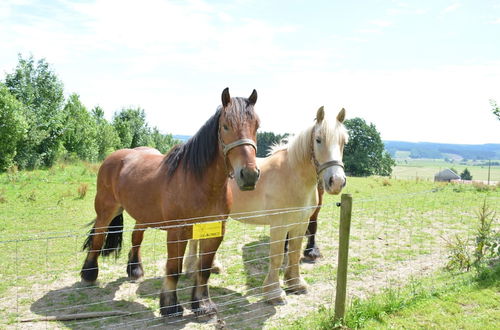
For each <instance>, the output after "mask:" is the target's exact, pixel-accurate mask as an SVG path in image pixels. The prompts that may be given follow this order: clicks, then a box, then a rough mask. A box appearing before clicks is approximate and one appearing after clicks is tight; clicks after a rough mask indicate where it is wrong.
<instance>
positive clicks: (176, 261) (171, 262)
mask: <svg viewBox="0 0 500 330" xmlns="http://www.w3.org/2000/svg"><path fill="white" fill-rule="evenodd" d="M186 232H187V231H186V230H185V228H180V229H179V228H177V229H175V228H174V229H169V230H168V234H167V253H168V259H167V270H166V273H167V276H166V277H165V281H164V282H163V288H162V290H161V293H160V313H161V315H163V316H180V315H182V311H183V308H182V306H181V305H180V304H179V300H178V299H177V282H179V277H180V276H181V273H182V260H183V258H184V252H185V251H186V245H187V242H188V235H187V234H186Z"/></svg>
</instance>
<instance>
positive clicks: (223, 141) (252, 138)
mask: <svg viewBox="0 0 500 330" xmlns="http://www.w3.org/2000/svg"><path fill="white" fill-rule="evenodd" d="M256 102H257V92H256V91H255V89H254V90H253V92H252V94H251V95H250V97H248V98H242V97H234V98H231V96H230V95H229V89H228V88H226V89H224V90H223V91H222V110H221V115H220V118H219V144H220V146H221V149H222V152H223V154H224V161H225V162H226V166H227V167H228V171H232V173H233V175H234V178H235V180H236V183H237V184H238V187H239V188H240V189H241V190H253V189H255V185H256V183H257V180H258V179H259V176H260V170H259V168H258V167H257V163H256V156H257V155H256V154H257V144H256V141H257V129H258V128H259V117H258V116H257V114H256V113H255V111H254V105H255V103H256Z"/></svg>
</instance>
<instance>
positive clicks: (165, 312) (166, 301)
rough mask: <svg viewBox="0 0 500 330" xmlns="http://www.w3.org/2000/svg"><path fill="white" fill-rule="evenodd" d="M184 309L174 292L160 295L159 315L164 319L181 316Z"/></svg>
mask: <svg viewBox="0 0 500 330" xmlns="http://www.w3.org/2000/svg"><path fill="white" fill-rule="evenodd" d="M183 311H184V308H182V306H181V305H180V304H179V301H178V300H177V293H176V292H175V291H170V292H161V293H160V314H161V315H162V316H165V317H175V316H182V313H183Z"/></svg>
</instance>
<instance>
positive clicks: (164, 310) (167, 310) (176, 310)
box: [160, 305, 184, 317]
mask: <svg viewBox="0 0 500 330" xmlns="http://www.w3.org/2000/svg"><path fill="white" fill-rule="evenodd" d="M183 313H184V308H183V307H182V306H181V305H175V306H165V307H160V314H161V316H163V317H179V316H182V314H183Z"/></svg>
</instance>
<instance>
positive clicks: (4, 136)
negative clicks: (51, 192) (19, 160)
mask: <svg viewBox="0 0 500 330" xmlns="http://www.w3.org/2000/svg"><path fill="white" fill-rule="evenodd" d="M23 112H24V109H23V105H22V103H21V102H19V101H18V100H16V98H15V97H14V96H13V95H12V94H11V93H10V92H9V90H8V89H7V87H5V86H4V85H2V84H0V151H1V152H0V171H5V170H7V169H8V168H9V167H11V166H12V165H13V164H14V162H13V161H14V157H15V156H16V153H17V146H18V143H19V141H21V140H22V139H24V138H25V137H26V129H27V124H26V119H25V117H24V113H23Z"/></svg>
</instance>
